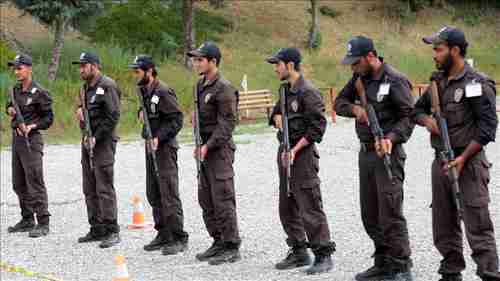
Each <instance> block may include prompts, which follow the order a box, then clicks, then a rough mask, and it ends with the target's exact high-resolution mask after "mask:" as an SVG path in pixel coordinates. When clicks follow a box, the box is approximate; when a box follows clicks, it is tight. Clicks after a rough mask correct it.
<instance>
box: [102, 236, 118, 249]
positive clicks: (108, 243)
mask: <svg viewBox="0 0 500 281" xmlns="http://www.w3.org/2000/svg"><path fill="white" fill-rule="evenodd" d="M121 241H122V240H121V239H120V234H119V233H117V232H111V233H109V234H108V235H107V236H106V237H105V238H104V239H103V240H102V242H101V244H99V247H100V248H103V249H105V248H109V247H113V246H114V245H117V244H119V243H120V242H121Z"/></svg>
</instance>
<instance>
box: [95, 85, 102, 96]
mask: <svg viewBox="0 0 500 281" xmlns="http://www.w3.org/2000/svg"><path fill="white" fill-rule="evenodd" d="M95 94H96V95H104V89H103V88H101V87H99V88H97V91H96V92H95Z"/></svg>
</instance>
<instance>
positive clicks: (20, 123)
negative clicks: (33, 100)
mask: <svg viewBox="0 0 500 281" xmlns="http://www.w3.org/2000/svg"><path fill="white" fill-rule="evenodd" d="M10 100H11V104H12V106H13V107H14V110H15V111H16V115H14V118H15V119H16V122H15V123H16V125H17V127H18V128H19V129H21V128H23V127H26V121H25V120H24V116H23V113H22V112H21V109H19V105H18V104H17V102H16V98H15V97H14V88H12V89H11V91H10ZM23 136H24V142H25V143H26V147H27V148H28V151H29V152H31V143H30V140H29V137H28V135H27V134H24V132H23Z"/></svg>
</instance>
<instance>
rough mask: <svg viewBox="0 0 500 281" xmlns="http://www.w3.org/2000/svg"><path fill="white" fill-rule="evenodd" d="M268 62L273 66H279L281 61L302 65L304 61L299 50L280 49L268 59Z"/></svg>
mask: <svg viewBox="0 0 500 281" xmlns="http://www.w3.org/2000/svg"><path fill="white" fill-rule="evenodd" d="M266 61H267V62H268V63H271V64H277V63H279V62H280V61H282V62H284V63H285V64H286V63H289V62H293V63H295V64H300V62H301V61H302V56H301V54H300V51H299V49H297V48H283V49H279V50H278V52H276V54H274V55H272V56H271V57H269V58H267V59H266Z"/></svg>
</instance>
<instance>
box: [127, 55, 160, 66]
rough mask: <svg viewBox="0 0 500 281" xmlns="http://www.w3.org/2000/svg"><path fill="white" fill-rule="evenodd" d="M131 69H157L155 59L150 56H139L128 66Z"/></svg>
mask: <svg viewBox="0 0 500 281" xmlns="http://www.w3.org/2000/svg"><path fill="white" fill-rule="evenodd" d="M128 67H129V68H140V69H142V70H146V69H150V68H153V67H155V63H154V62H153V58H152V57H151V56H148V55H138V56H136V57H135V59H134V62H133V63H131V64H129V65H128Z"/></svg>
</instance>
